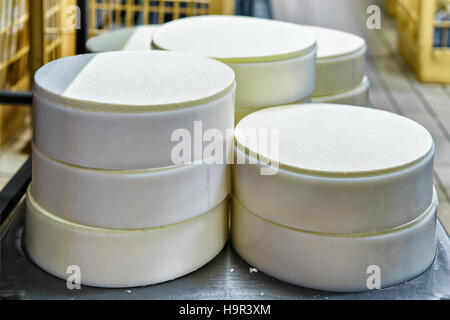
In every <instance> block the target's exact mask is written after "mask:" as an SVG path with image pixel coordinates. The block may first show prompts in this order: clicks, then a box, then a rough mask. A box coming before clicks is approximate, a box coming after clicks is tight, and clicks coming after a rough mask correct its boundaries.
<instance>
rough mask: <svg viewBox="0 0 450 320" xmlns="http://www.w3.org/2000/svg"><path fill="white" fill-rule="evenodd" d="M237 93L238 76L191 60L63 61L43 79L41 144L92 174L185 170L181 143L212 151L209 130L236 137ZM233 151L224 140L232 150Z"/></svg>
mask: <svg viewBox="0 0 450 320" xmlns="http://www.w3.org/2000/svg"><path fill="white" fill-rule="evenodd" d="M234 90H235V81H234V72H233V70H231V69H230V68H229V67H228V66H226V65H225V64H222V63H220V62H217V61H214V60H212V59H208V58H204V57H197V56H193V55H189V54H182V53H174V52H161V51H157V52H156V51H148V52H146V51H121V52H106V53H99V54H86V55H77V56H73V57H67V58H63V59H59V60H56V61H52V62H50V63H48V64H46V65H45V66H43V67H42V68H41V69H39V71H38V72H37V73H36V75H35V85H34V89H33V110H34V126H35V130H34V142H35V143H36V145H37V146H38V147H39V149H40V150H41V151H42V152H43V153H44V154H47V155H49V156H50V157H52V158H54V159H56V160H59V161H64V162H67V163H71V164H74V165H79V166H83V167H88V168H100V169H126V170H128V169H148V168H156V167H165V166H170V165H173V164H178V163H177V161H174V159H173V156H172V152H173V149H174V147H175V146H176V145H178V144H179V143H181V142H180V140H181V138H183V139H182V140H183V141H184V140H187V141H185V142H188V143H189V145H190V146H191V145H192V146H195V145H198V144H200V147H201V146H203V148H204V147H205V146H207V145H209V144H210V142H208V141H204V140H203V134H204V133H205V132H206V131H207V130H209V129H212V130H215V131H218V132H219V133H220V134H221V135H222V136H223V137H226V135H227V131H228V130H233V128H234ZM177 132H178V133H177ZM174 134H175V135H174ZM177 139H178V140H177ZM198 141H200V142H198ZM202 143H203V145H202ZM231 144H232V143H231V142H230V143H226V141H223V146H224V148H226V149H228V150H229V148H230V147H231ZM194 150H195V148H194ZM224 154H226V152H224ZM188 158H189V159H188V160H192V161H195V160H200V159H202V158H203V155H202V153H201V152H192V155H190V156H189V157H188Z"/></svg>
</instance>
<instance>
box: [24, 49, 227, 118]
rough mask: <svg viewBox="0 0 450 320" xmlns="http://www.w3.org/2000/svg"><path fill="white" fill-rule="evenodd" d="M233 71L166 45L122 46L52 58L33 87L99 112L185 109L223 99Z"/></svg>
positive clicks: (56, 99)
mask: <svg viewBox="0 0 450 320" xmlns="http://www.w3.org/2000/svg"><path fill="white" fill-rule="evenodd" d="M233 88H234V72H233V70H231V68H230V67H228V66H227V65H225V64H222V63H220V62H218V61H215V60H213V59H209V58H206V57H199V56H194V55H190V54H183V53H175V52H163V51H117V52H105V53H97V54H84V55H77V56H72V57H67V58H62V59H59V60H55V61H52V62H50V63H48V64H46V65H45V66H43V67H42V68H40V69H39V70H38V71H37V73H36V74H35V85H34V90H33V91H34V93H35V94H37V95H39V96H41V97H43V98H45V99H47V100H50V101H52V102H55V103H57V104H60V105H64V106H68V107H72V108H77V109H83V110H90V111H98V112H152V111H156V112H158V111H168V110H174V109H182V108H186V107H192V106H197V105H201V104H204V103H208V102H211V101H214V100H215V99H219V98H221V97H223V96H224V95H226V94H227V93H229V92H231V91H232V90H233Z"/></svg>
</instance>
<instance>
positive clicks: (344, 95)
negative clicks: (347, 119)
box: [312, 77, 370, 106]
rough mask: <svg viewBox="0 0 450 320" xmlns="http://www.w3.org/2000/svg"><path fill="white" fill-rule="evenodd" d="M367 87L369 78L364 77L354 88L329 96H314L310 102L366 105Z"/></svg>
mask: <svg viewBox="0 0 450 320" xmlns="http://www.w3.org/2000/svg"><path fill="white" fill-rule="evenodd" d="M369 87H370V82H369V79H368V78H367V77H364V79H363V82H362V83H361V84H360V85H359V86H358V87H356V88H355V89H352V90H350V91H345V92H341V93H336V94H333V95H331V96H321V97H314V98H313V99H312V102H314V103H339V104H350V105H355V106H367V105H368V103H369Z"/></svg>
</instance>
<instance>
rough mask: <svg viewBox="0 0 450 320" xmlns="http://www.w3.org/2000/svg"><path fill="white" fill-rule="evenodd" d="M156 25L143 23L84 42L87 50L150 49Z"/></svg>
mask: <svg viewBox="0 0 450 320" xmlns="http://www.w3.org/2000/svg"><path fill="white" fill-rule="evenodd" d="M157 27H158V25H156V26H155V25H143V26H137V27H130V28H123V29H118V30H115V31H111V32H106V33H103V34H100V35H98V36H95V37H92V38H90V39H89V40H88V41H87V42H86V48H87V50H88V51H89V52H106V51H121V50H126V51H127V50H150V49H151V42H152V34H153V31H155V29H156V28H157Z"/></svg>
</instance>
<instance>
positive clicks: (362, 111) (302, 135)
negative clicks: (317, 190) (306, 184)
mask: <svg viewBox="0 0 450 320" xmlns="http://www.w3.org/2000/svg"><path fill="white" fill-rule="evenodd" d="M255 131H256V132H260V131H266V132H268V133H270V134H268V140H267V141H261V142H259V141H256V142H255V141H250V140H251V139H250V138H251V137H250V136H249V133H250V134H251V133H252V132H255ZM272 131H276V132H278V133H279V136H278V140H279V141H278V145H279V148H278V154H277V153H276V152H275V153H273V154H271V151H270V150H269V148H266V150H264V148H262V147H264V146H262V147H261V148H260V149H261V150H263V151H262V152H258V144H259V143H264V144H266V145H267V146H270V145H271V143H272V142H271V139H272V137H271V136H272V134H271V132H272ZM235 140H236V143H237V146H238V148H239V149H240V150H243V151H245V152H246V153H248V152H251V153H252V154H256V155H257V157H258V159H259V160H261V161H263V162H265V163H277V164H278V166H279V167H280V168H282V169H285V170H288V171H291V172H297V173H304V174H311V175H317V176H341V177H354V176H359V177H367V176H373V175H379V174H386V173H394V172H396V171H399V170H402V169H404V168H407V167H410V166H412V165H414V164H415V163H417V162H419V161H421V160H422V159H424V158H426V157H427V156H428V155H429V154H430V153H434V142H433V138H432V137H431V134H430V133H429V132H428V130H427V129H425V128H424V127H423V126H422V125H420V124H418V123H417V122H415V121H413V120H411V119H408V118H406V117H403V116H400V115H397V114H394V113H391V112H387V111H383V110H377V109H372V108H367V107H359V106H349V105H342V104H326V103H312V104H299V105H287V106H278V107H272V108H267V109H263V110H259V111H256V112H254V113H251V114H250V115H248V116H247V117H245V118H244V119H242V120H241V121H240V122H239V123H238V125H237V126H236V128H235ZM253 140H254V139H253ZM249 141H250V142H249ZM274 155H275V156H274Z"/></svg>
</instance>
